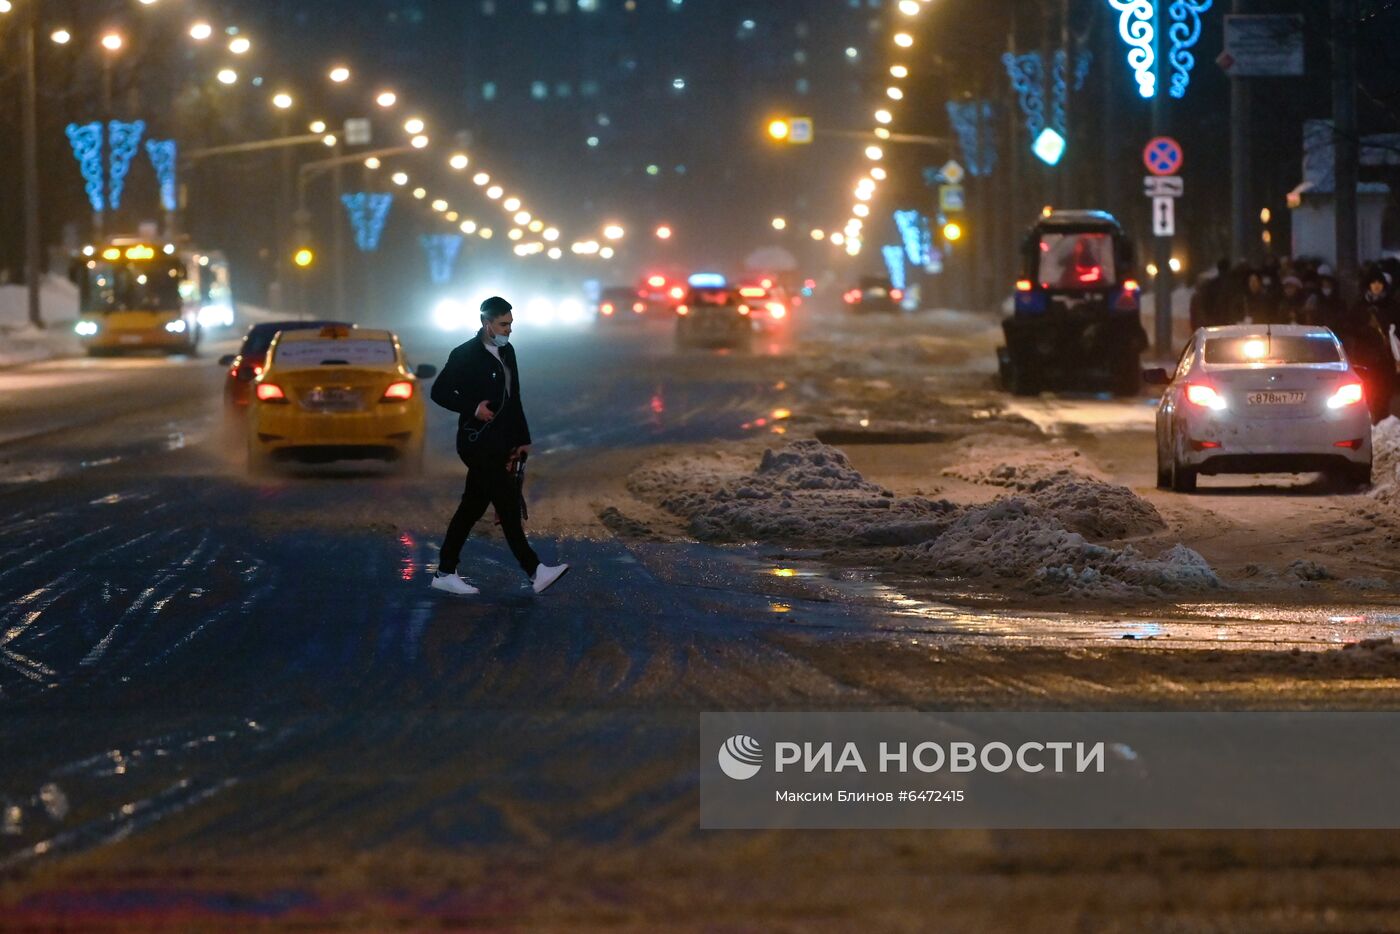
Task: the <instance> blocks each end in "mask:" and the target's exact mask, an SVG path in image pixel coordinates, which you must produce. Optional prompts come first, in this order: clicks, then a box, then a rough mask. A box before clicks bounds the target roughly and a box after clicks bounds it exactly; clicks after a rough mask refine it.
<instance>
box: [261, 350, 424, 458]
mask: <svg viewBox="0 0 1400 934" xmlns="http://www.w3.org/2000/svg"><path fill="white" fill-rule="evenodd" d="M436 375H437V368H436V367H432V366H420V367H418V368H417V370H410V369H409V366H408V362H407V360H405V358H404V353H403V348H402V347H401V346H400V345H399V339H398V338H397V337H396V336H395V335H394V334H393V333H392V332H390V331H381V330H369V329H360V328H349V327H345V326H343V325H331V326H328V327H324V328H321V329H320V330H293V331H282V332H281V333H279V334H278V335H277V337H276V338H275V339H274V340H273V342H272V346H271V347H270V348H269V350H268V359H267V363H266V364H265V365H264V367H263V371H262V374H261V375H260V376H259V377H258V378H257V380H256V381H255V382H254V384H253V396H254V401H253V404H252V407H251V408H250V409H249V411H248V432H247V436H248V437H247V443H248V470H249V472H250V473H253V474H259V473H263V472H265V471H266V470H267V469H268V468H269V466H270V465H271V463H272V461H273V460H274V459H283V460H286V459H298V460H312V461H320V462H324V461H333V460H361V459H367V458H378V459H384V460H390V461H394V462H396V463H397V464H398V466H399V469H400V471H401V472H405V473H415V472H418V471H419V470H421V468H422V463H423V436H424V421H425V418H426V410H425V407H424V403H423V395H424V393H423V392H422V391H421V390H420V388H419V380H424V379H431V378H432V377H434V376H436Z"/></svg>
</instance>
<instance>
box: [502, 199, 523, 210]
mask: <svg viewBox="0 0 1400 934" xmlns="http://www.w3.org/2000/svg"><path fill="white" fill-rule="evenodd" d="M501 207H503V208H505V209H506V210H507V211H518V210H520V199H519V198H507V199H506V200H504V201H502V202H501Z"/></svg>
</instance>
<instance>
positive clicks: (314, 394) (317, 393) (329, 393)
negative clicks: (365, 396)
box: [306, 389, 360, 410]
mask: <svg viewBox="0 0 1400 934" xmlns="http://www.w3.org/2000/svg"><path fill="white" fill-rule="evenodd" d="M306 403H307V405H309V406H312V407H313V408H318V409H326V410H332V409H337V410H338V409H354V408H359V405H360V394H359V393H358V392H356V391H355V390H353V389H313V390H311V391H310V392H308V393H307V394H306Z"/></svg>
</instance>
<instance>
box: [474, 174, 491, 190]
mask: <svg viewBox="0 0 1400 934" xmlns="http://www.w3.org/2000/svg"><path fill="white" fill-rule="evenodd" d="M489 181H491V176H489V175H487V174H486V173H485V172H477V173H476V174H475V175H473V176H472V184H474V185H476V186H477V187H478V188H480V187H481V186H482V185H485V184H486V183H487V182H489Z"/></svg>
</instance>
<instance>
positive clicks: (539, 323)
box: [525, 298, 555, 327]
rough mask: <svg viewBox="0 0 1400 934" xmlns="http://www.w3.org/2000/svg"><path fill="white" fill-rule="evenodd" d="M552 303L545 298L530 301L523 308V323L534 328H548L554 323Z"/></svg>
mask: <svg viewBox="0 0 1400 934" xmlns="http://www.w3.org/2000/svg"><path fill="white" fill-rule="evenodd" d="M554 318H555V309H554V303H553V302H551V301H550V300H549V299H547V298H536V299H532V300H531V301H530V303H529V304H528V305H526V306H525V321H526V323H528V324H532V325H535V326H536V327H548V326H549V325H551V324H553V323H554Z"/></svg>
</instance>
